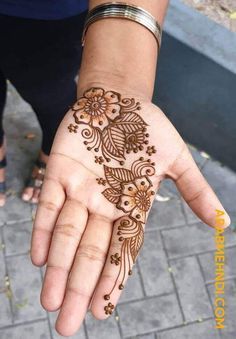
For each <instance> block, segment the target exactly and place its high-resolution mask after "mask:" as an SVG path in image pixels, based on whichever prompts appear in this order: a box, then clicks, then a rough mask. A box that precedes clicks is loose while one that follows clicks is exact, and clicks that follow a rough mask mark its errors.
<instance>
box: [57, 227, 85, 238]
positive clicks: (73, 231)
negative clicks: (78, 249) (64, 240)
mask: <svg viewBox="0 0 236 339" xmlns="http://www.w3.org/2000/svg"><path fill="white" fill-rule="evenodd" d="M54 233H55V234H61V235H63V236H67V237H71V238H75V239H77V240H79V239H80V238H81V235H82V232H81V231H80V230H79V229H78V228H77V227H75V226H74V225H73V224H61V225H56V226H55V230H54Z"/></svg>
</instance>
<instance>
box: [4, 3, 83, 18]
mask: <svg viewBox="0 0 236 339" xmlns="http://www.w3.org/2000/svg"><path fill="white" fill-rule="evenodd" d="M87 9H88V0H33V1H32V0H0V13H1V14H5V15H10V16H16V17H22V18H30V19H43V20H57V19H64V18H68V17H70V16H74V15H77V14H80V13H82V12H84V11H85V10H87Z"/></svg>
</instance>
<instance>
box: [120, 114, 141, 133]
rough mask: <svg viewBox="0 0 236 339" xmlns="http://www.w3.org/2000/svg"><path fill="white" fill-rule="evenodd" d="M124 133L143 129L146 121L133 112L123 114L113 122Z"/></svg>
mask: <svg viewBox="0 0 236 339" xmlns="http://www.w3.org/2000/svg"><path fill="white" fill-rule="evenodd" d="M114 123H115V124H116V125H117V126H118V127H119V128H120V129H121V130H122V131H124V132H125V133H133V132H136V131H138V130H141V129H143V128H144V127H145V126H147V123H146V122H145V121H144V120H143V119H142V118H141V117H140V116H139V115H138V114H137V113H134V112H129V113H127V114H124V115H123V116H122V117H121V118H118V119H117V120H116V121H115V122H114Z"/></svg>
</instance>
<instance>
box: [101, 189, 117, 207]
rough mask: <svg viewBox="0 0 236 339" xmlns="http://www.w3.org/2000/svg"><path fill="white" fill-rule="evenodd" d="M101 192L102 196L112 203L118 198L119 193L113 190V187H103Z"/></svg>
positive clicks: (115, 202)
mask: <svg viewBox="0 0 236 339" xmlns="http://www.w3.org/2000/svg"><path fill="white" fill-rule="evenodd" d="M102 194H103V195H104V197H105V198H106V199H107V200H108V201H110V202H111V203H112V204H117V203H118V201H119V198H120V193H119V192H117V191H116V190H114V189H113V188H107V189H105V190H104V191H103V192H102Z"/></svg>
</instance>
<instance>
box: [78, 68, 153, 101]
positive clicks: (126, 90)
mask: <svg viewBox="0 0 236 339" xmlns="http://www.w3.org/2000/svg"><path fill="white" fill-rule="evenodd" d="M133 80H134V79H132V81H129V78H128V77H127V76H126V75H123V74H121V73H118V72H117V73H115V74H111V72H110V71H108V70H103V71H98V70H96V71H95V70H87V71H86V72H85V73H84V74H83V73H80V76H79V80H78V85H77V97H78V98H79V97H81V96H83V93H84V91H86V90H87V89H89V88H92V87H99V88H104V89H105V90H114V91H116V92H119V93H121V94H122V96H123V95H124V96H125V95H126V96H127V95H128V96H134V97H137V98H139V100H142V101H148V102H150V101H151V99H152V93H149V92H147V90H146V88H144V86H143V83H141V84H139V83H138V82H136V83H134V82H133Z"/></svg>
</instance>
